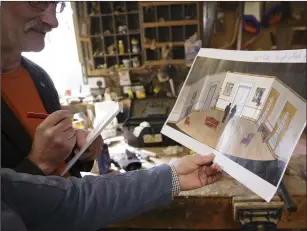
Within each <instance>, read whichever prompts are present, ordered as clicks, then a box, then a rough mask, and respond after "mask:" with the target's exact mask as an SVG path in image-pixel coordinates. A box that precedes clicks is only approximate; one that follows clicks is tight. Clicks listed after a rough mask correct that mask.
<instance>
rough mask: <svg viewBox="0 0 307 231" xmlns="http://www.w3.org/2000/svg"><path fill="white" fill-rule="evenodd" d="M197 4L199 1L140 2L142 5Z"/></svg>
mask: <svg viewBox="0 0 307 231" xmlns="http://www.w3.org/2000/svg"><path fill="white" fill-rule="evenodd" d="M193 3H194V4H197V2H180V1H179V2H177V1H176V2H140V6H168V5H179V4H193Z"/></svg>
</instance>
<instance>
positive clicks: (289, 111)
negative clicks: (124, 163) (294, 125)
mask: <svg viewBox="0 0 307 231" xmlns="http://www.w3.org/2000/svg"><path fill="white" fill-rule="evenodd" d="M295 113H296V108H295V107H294V106H293V105H292V104H290V103H289V102H287V103H286V104H285V106H284V108H283V110H282V112H281V113H280V116H279V118H278V120H277V122H276V125H275V127H274V129H273V132H272V136H271V137H270V139H269V145H270V148H271V149H272V150H275V149H276V147H277V146H278V144H279V142H280V140H281V139H282V137H283V135H284V134H285V132H286V131H287V129H288V127H289V124H290V122H291V121H292V118H293V116H294V115H295Z"/></svg>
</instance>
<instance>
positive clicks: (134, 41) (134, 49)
mask: <svg viewBox="0 0 307 231" xmlns="http://www.w3.org/2000/svg"><path fill="white" fill-rule="evenodd" d="M131 44H132V53H135V54H137V53H140V48H139V41H138V40H137V39H135V38H133V39H132V40H131Z"/></svg>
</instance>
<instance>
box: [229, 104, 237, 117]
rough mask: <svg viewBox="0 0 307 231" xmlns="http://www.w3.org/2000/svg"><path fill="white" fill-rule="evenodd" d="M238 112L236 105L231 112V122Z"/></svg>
mask: <svg viewBox="0 0 307 231" xmlns="http://www.w3.org/2000/svg"><path fill="white" fill-rule="evenodd" d="M236 112H237V105H235V106H234V107H233V108H232V109H231V112H230V115H229V120H231V119H232V118H233V117H234V116H235V114H236Z"/></svg>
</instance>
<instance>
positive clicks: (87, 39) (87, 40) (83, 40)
mask: <svg viewBox="0 0 307 231" xmlns="http://www.w3.org/2000/svg"><path fill="white" fill-rule="evenodd" d="M79 39H80V41H81V42H89V41H90V38H88V37H79Z"/></svg>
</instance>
